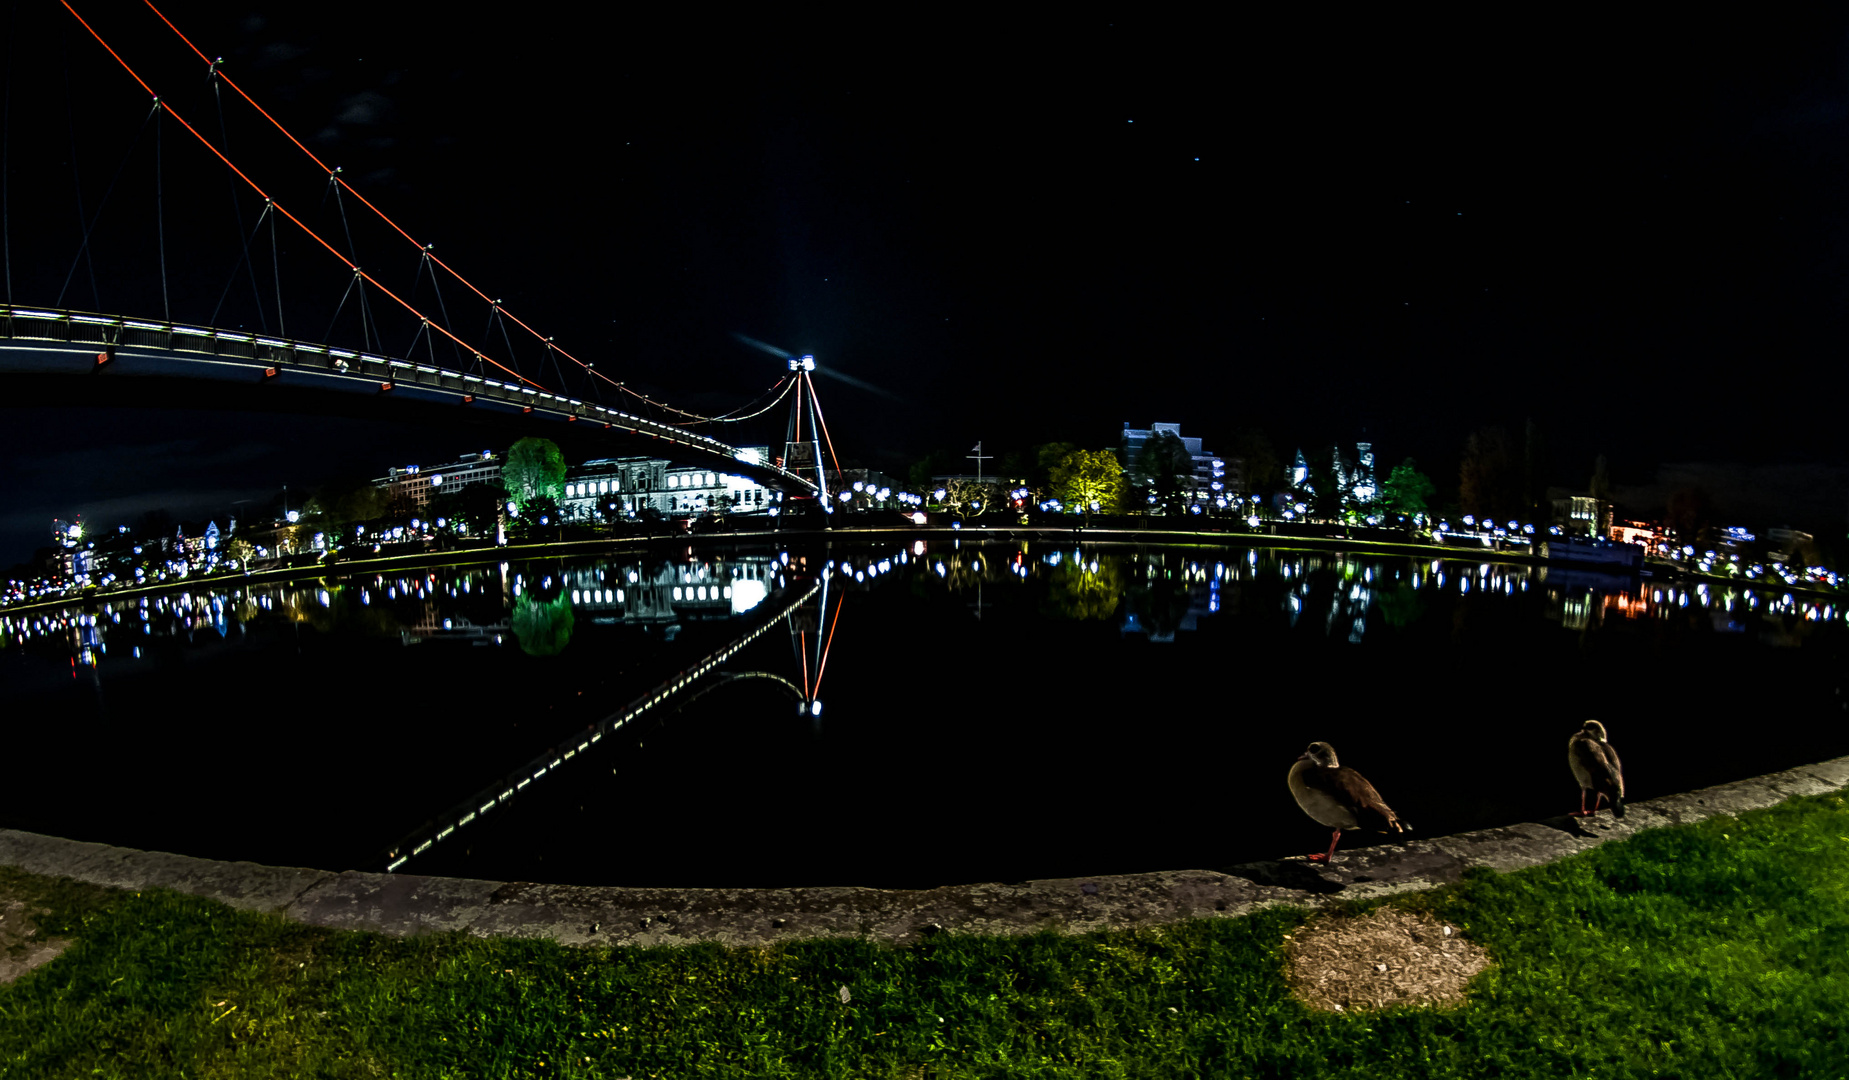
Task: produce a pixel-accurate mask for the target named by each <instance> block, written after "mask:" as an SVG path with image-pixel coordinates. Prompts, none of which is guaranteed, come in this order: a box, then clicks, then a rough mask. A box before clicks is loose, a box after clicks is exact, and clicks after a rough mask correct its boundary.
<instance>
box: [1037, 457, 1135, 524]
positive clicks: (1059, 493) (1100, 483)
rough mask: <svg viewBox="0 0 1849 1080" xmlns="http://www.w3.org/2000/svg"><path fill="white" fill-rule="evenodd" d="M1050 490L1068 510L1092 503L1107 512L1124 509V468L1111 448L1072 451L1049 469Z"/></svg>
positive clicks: (1101, 510)
mask: <svg viewBox="0 0 1849 1080" xmlns="http://www.w3.org/2000/svg"><path fill="white" fill-rule="evenodd" d="M1049 480H1050V482H1051V483H1050V490H1051V492H1052V495H1053V497H1054V498H1055V499H1058V500H1059V501H1060V502H1062V503H1064V504H1065V506H1066V508H1067V509H1069V510H1087V509H1090V507H1091V504H1092V503H1094V502H1095V503H1097V504H1098V511H1099V512H1100V513H1105V514H1115V513H1120V512H1122V510H1123V495H1124V470H1123V466H1122V465H1121V464H1119V463H1118V461H1117V455H1116V454H1114V453H1112V452H1111V451H1109V450H1070V451H1068V452H1067V453H1066V454H1065V455H1064V456H1062V457H1061V458H1060V459H1059V461H1058V463H1057V464H1055V465H1054V466H1053V467H1052V468H1051V470H1050V471H1049Z"/></svg>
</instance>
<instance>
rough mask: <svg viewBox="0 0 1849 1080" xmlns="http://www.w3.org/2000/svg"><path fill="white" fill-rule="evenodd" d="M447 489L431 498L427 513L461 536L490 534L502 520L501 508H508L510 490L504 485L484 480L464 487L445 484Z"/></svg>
mask: <svg viewBox="0 0 1849 1080" xmlns="http://www.w3.org/2000/svg"><path fill="white" fill-rule="evenodd" d="M443 487H444V490H443V491H440V492H438V493H437V494H435V495H432V496H431V497H430V506H429V508H428V509H427V511H426V512H427V513H428V514H429V515H430V516H431V517H432V518H443V519H445V520H447V521H448V522H449V523H450V527H451V528H452V529H455V531H456V532H458V533H463V534H471V535H477V536H479V535H481V534H483V533H491V532H493V531H494V526H495V523H496V522H497V521H499V520H500V518H501V508H502V507H504V506H506V505H507V490H506V489H505V488H503V487H502V486H501V485H499V484H496V483H493V482H490V481H482V482H478V483H474V484H465V485H463V486H462V487H460V488H452V485H449V484H445V485H443Z"/></svg>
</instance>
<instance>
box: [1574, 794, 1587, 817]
mask: <svg viewBox="0 0 1849 1080" xmlns="http://www.w3.org/2000/svg"><path fill="white" fill-rule="evenodd" d="M1573 816H1574V817H1590V816H1591V815H1590V814H1588V813H1587V812H1586V789H1585V788H1580V789H1579V813H1577V814H1574V815H1573Z"/></svg>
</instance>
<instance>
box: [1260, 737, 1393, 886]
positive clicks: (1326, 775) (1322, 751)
mask: <svg viewBox="0 0 1849 1080" xmlns="http://www.w3.org/2000/svg"><path fill="white" fill-rule="evenodd" d="M1290 793H1291V795H1293V796H1295V798H1296V800H1297V805H1298V806H1301V807H1303V812H1304V813H1306V814H1308V815H1310V817H1312V818H1314V819H1315V820H1317V821H1319V822H1321V823H1322V824H1324V825H1327V826H1329V827H1330V828H1331V829H1334V830H1335V835H1334V836H1331V837H1330V838H1329V850H1328V851H1319V852H1315V853H1313V854H1311V855H1310V856H1308V858H1309V860H1310V861H1311V862H1329V861H1330V860H1332V859H1334V858H1335V845H1336V844H1337V843H1338V842H1340V841H1341V839H1342V833H1343V831H1344V830H1347V829H1372V830H1373V831H1375V832H1383V833H1384V832H1394V833H1399V832H1405V831H1406V830H1407V829H1410V828H1411V827H1412V826H1410V825H1407V824H1405V823H1404V822H1402V821H1401V820H1400V817H1399V815H1398V814H1395V813H1394V812H1393V808H1392V807H1390V806H1388V805H1387V803H1386V800H1384V799H1382V798H1381V797H1380V792H1378V791H1375V790H1374V785H1373V784H1370V783H1368V782H1367V779H1366V778H1365V777H1363V776H1362V775H1361V774H1360V773H1358V772H1356V771H1355V770H1353V769H1350V768H1347V767H1345V766H1344V765H1342V763H1341V762H1339V761H1338V760H1336V756H1335V747H1333V746H1330V745H1329V744H1328V743H1326V742H1313V743H1311V744H1310V748H1309V749H1308V750H1305V751H1304V752H1303V753H1302V754H1301V755H1299V756H1298V758H1297V761H1296V763H1295V764H1293V765H1292V766H1291V767H1290Z"/></svg>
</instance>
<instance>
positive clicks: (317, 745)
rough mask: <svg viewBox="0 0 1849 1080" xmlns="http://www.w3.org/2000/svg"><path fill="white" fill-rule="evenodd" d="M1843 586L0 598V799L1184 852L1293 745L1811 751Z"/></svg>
mask: <svg viewBox="0 0 1849 1080" xmlns="http://www.w3.org/2000/svg"><path fill="white" fill-rule="evenodd" d="M1843 622H1844V613H1843V612H1842V611H1839V610H1836V609H1835V608H1834V607H1832V606H1829V605H1827V604H1825V603H1823V602H1815V603H1813V602H1810V601H1808V600H1806V599H1804V598H1801V597H1791V598H1787V597H1786V596H1785V595H1784V594H1783V593H1782V592H1768V591H1749V590H1745V589H1739V588H1723V587H1719V586H1714V585H1709V586H1707V587H1705V588H1703V587H1692V586H1686V585H1674V584H1670V583H1666V582H1651V581H1645V582H1643V583H1641V584H1639V583H1636V582H1627V581H1623V580H1615V581H1614V580H1605V579H1600V578H1587V577H1579V576H1568V577H1563V576H1562V575H1560V574H1559V573H1557V572H1556V573H1552V574H1550V573H1548V572H1546V571H1543V570H1542V569H1540V568H1532V567H1527V566H1519V565H1500V564H1494V563H1481V562H1464V561H1455V560H1444V561H1436V560H1433V559H1429V558H1422V559H1410V558H1406V557H1383V556H1372V555H1341V554H1331V553H1318V552H1303V551H1289V550H1277V549H1263V548H1260V549H1248V548H1234V547H1228V548H1178V547H1177V548H1161V547H1129V546H1126V547H1113V546H1109V545H1098V546H1094V545H1085V546H1083V547H1078V546H1075V545H1074V544H1072V543H1065V544H1053V543H1039V542H1035V543H1027V544H1021V543H1013V544H977V543H973V542H958V541H956V540H926V541H918V540H912V539H910V538H906V539H904V540H903V541H894V542H891V543H887V544H858V545H841V544H837V545H834V546H832V547H830V546H824V545H822V544H821V543H819V542H818V543H816V544H815V545H813V546H809V547H792V548H788V549H785V548H775V549H773V548H758V549H742V548H741V549H700V550H689V549H684V548H675V549H671V550H662V551H657V552H655V553H653V554H650V555H646V556H638V555H633V554H632V555H625V556H620V557H605V558H586V559H573V560H564V561H538V562H527V563H514V564H503V565H492V564H490V565H483V566H472V567H464V568H448V569H437V570H420V571H417V572H415V573H412V572H406V573H404V574H400V575H395V576H393V575H387V576H379V575H365V576H354V577H346V578H338V577H330V578H326V579H322V580H312V581H304V582H297V583H293V584H289V585H277V586H261V587H248V588H244V587H238V588H230V589H226V588H223V587H217V588H202V589H200V590H198V591H196V592H191V593H179V594H173V595H168V596H165V597H160V598H151V599H149V600H148V601H147V602H145V603H142V602H132V603H123V602H120V601H117V602H115V603H113V604H106V605H98V606H97V607H95V608H94V609H89V610H84V609H77V608H73V609H70V610H68V611H65V612H61V613H58V614H56V615H34V616H25V617H20V616H15V617H13V618H11V619H8V620H5V621H4V623H3V624H0V630H4V635H5V648H4V649H0V695H4V701H5V702H6V709H5V714H4V715H5V721H4V724H5V729H6V731H5V737H4V738H5V745H6V746H7V747H8V753H7V757H8V761H9V767H8V770H7V771H8V782H7V783H6V784H5V785H4V786H3V788H0V826H5V827H11V828H24V829H30V830H34V831H40V832H48V833H54V834H57V835H62V836H69V837H75V838H78V839H83V840H94V841H101V842H107V843H113V844H124V845H129V846H133V847H142V848H153V849H160V850H168V851H178V852H183V853H186V854H192V855H200V856H205V857H211V858H226V859H253V860H256V861H260V862H267V863H276V864H292V865H308V866H317V867H324V868H330V869H346V868H357V869H373V870H376V869H384V868H386V867H387V866H388V865H396V866H397V867H398V868H399V869H400V870H401V871H402V872H412V873H429V874H445V875H457V876H472V877H485V878H496V879H526V880H546V881H566V882H577V883H586V884H634V885H790V884H811V885H820V884H841V885H879V886H928V885H933V884H943V883H947V882H955V881H973V880H993V879H999V880H1019V879H1023V878H1030V877H1043V876H1069V875H1086V874H1105V873H1116V872H1129V871H1139V870H1157V869H1176V868H1187V867H1216V866H1225V865H1229V864H1232V863H1236V862H1241V861H1248V860H1255V859H1264V858H1273V857H1276V856H1279V855H1283V854H1290V853H1300V852H1305V851H1310V850H1320V849H1321V847H1322V846H1324V845H1326V844H1327V842H1328V833H1327V830H1324V829H1322V828H1321V827H1320V826H1317V825H1315V824H1314V823H1313V822H1311V821H1310V820H1309V819H1308V818H1306V817H1304V816H1303V814H1302V812H1301V811H1299V810H1298V809H1297V807H1296V805H1295V803H1294V802H1293V801H1292V800H1291V798H1290V795H1289V793H1288V791H1287V790H1286V787H1285V783H1284V777H1285V773H1286V772H1287V770H1288V769H1289V767H1290V764H1291V762H1292V761H1293V760H1294V759H1295V758H1296V756H1297V754H1298V753H1300V752H1301V751H1302V749H1303V747H1304V746H1305V745H1306V744H1307V743H1308V742H1310V741H1311V740H1313V739H1323V740H1327V741H1329V742H1331V743H1333V744H1334V745H1335V747H1336V749H1337V750H1338V752H1339V753H1340V754H1341V757H1342V760H1343V763H1344V764H1348V765H1352V766H1354V767H1356V768H1358V769H1360V770H1361V771H1363V772H1364V773H1365V774H1367V776H1368V777H1369V778H1370V779H1371V780H1372V781H1373V782H1374V783H1375V785H1376V786H1377V787H1378V788H1379V789H1380V790H1381V792H1382V794H1383V795H1384V796H1385V797H1386V798H1387V800H1388V801H1389V802H1391V803H1392V804H1393V806H1394V807H1395V809H1396V810H1398V811H1399V813H1400V815H1401V816H1402V817H1403V818H1405V819H1407V820H1409V821H1411V822H1412V823H1413V824H1414V825H1415V827H1416V829H1417V830H1418V833H1419V834H1421V835H1437V834H1442V833H1447V832H1453V831H1457V830H1461V829H1467V828H1475V827H1481V826H1485V825H1493V824H1506V823H1510V822H1515V821H1524V820H1532V819H1534V818H1536V817H1542V816H1549V815H1553V814H1558V813H1561V812H1564V811H1566V810H1569V809H1572V808H1573V807H1574V806H1575V805H1576V802H1577V797H1578V792H1577V787H1576V786H1575V784H1574V782H1573V780H1572V777H1571V774H1570V773H1569V772H1568V771H1567V767H1566V763H1565V742H1566V739H1567V736H1568V735H1569V734H1570V733H1571V732H1572V731H1573V730H1574V729H1575V728H1576V727H1577V726H1578V725H1579V723H1580V722H1581V721H1582V720H1584V719H1585V718H1587V717H1597V718H1599V719H1601V720H1603V721H1604V722H1605V724H1606V726H1607V727H1608V728H1609V729H1610V731H1611V736H1612V741H1613V743H1614V744H1615V745H1617V746H1618V747H1619V748H1620V750H1621V751H1622V752H1623V754H1624V758H1625V764H1626V772H1627V782H1628V785H1629V788H1630V793H1631V796H1632V798H1648V797H1650V796H1652V795H1657V794H1664V793H1668V792H1672V791H1679V790H1685V789H1687V788H1689V787H1692V786H1699V785H1704V784H1710V783H1717V782H1721V781H1724V780H1729V779H1736V778H1739V777H1742V776H1747V775H1752V774H1755V773H1759V772H1763V771H1767V770H1770V769H1776V768H1782V767H1788V766H1791V765H1795V764H1800V763H1803V762H1808V761H1813V760H1817V759H1820V758H1823V757H1826V756H1833V755H1838V754H1843V753H1849V730H1846V729H1845V725H1844V719H1845V717H1846V716H1849V713H1845V712H1844V700H1845V699H1844V698H1843V697H1842V678H1841V671H1842V666H1841V659H1842V649H1843V642H1844V629H1843ZM580 748H582V749H580ZM503 793H505V794H503ZM1354 839H1356V840H1357V841H1358V842H1360V843H1366V842H1368V841H1366V840H1361V839H1360V838H1354ZM1343 843H1344V846H1347V845H1348V844H1349V843H1350V838H1348V837H1345V838H1344V841H1343Z"/></svg>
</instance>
